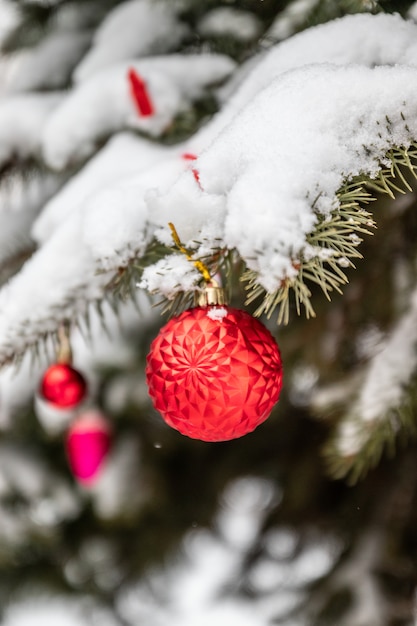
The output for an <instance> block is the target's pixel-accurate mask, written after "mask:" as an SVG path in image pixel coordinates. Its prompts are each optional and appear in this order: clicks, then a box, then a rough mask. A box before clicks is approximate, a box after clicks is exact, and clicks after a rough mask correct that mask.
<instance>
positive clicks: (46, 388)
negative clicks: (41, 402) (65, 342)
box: [40, 363, 87, 408]
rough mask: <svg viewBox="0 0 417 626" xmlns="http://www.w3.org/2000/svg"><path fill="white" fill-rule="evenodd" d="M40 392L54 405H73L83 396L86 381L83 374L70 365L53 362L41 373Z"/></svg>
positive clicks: (78, 402)
mask: <svg viewBox="0 0 417 626" xmlns="http://www.w3.org/2000/svg"><path fill="white" fill-rule="evenodd" d="M40 393H41V395H42V397H43V398H44V399H45V400H47V401H48V402H50V403H51V404H53V405H54V406H56V407H60V408H69V407H74V406H77V405H78V404H80V402H81V401H82V400H83V399H84V398H85V395H86V393H87V382H86V380H85V378H84V376H83V375H82V374H80V372H79V371H78V370H76V369H75V368H73V367H71V365H68V364H67V363H55V364H54V365H51V366H50V367H49V368H48V369H47V370H46V372H45V374H44V375H43V378H42V381H41V385H40Z"/></svg>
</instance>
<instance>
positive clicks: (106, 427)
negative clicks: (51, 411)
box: [65, 410, 112, 486]
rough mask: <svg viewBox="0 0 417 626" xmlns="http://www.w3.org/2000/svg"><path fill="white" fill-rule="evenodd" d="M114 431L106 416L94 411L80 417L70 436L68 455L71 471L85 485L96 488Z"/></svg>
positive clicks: (67, 446) (68, 437)
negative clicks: (93, 485) (94, 485)
mask: <svg viewBox="0 0 417 626" xmlns="http://www.w3.org/2000/svg"><path fill="white" fill-rule="evenodd" d="M111 441H112V428H111V426H110V424H109V422H108V420H107V419H106V417H105V416H104V415H103V414H102V413H100V411H97V410H90V411H86V412H85V413H82V414H81V415H79V416H78V417H77V419H76V420H75V421H74V423H73V424H72V425H71V427H70V429H69V430H68V432H67V435H66V441H65V445H66V452H67V457H68V462H69V466H70V468H71V471H72V473H73V475H74V477H75V478H76V480H78V481H79V482H80V483H82V484H83V485H86V486H88V485H92V484H93V483H94V482H95V481H96V480H97V478H98V476H99V474H100V470H101V469H102V468H103V465H104V462H105V461H106V459H107V456H108V454H109V451H110V447H111Z"/></svg>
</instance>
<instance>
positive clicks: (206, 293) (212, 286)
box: [195, 280, 227, 306]
mask: <svg viewBox="0 0 417 626" xmlns="http://www.w3.org/2000/svg"><path fill="white" fill-rule="evenodd" d="M195 303H196V306H222V305H224V304H227V298H226V292H225V290H224V289H223V287H220V285H219V284H218V283H217V281H215V280H212V281H211V282H210V283H207V285H205V286H204V288H203V290H202V291H199V292H197V293H196V295H195Z"/></svg>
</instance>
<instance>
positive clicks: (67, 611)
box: [3, 590, 117, 626]
mask: <svg viewBox="0 0 417 626" xmlns="http://www.w3.org/2000/svg"><path fill="white" fill-rule="evenodd" d="M31 596H32V597H31ZM92 620H93V621H92ZM92 623H100V624H101V625H102V626H116V624H117V622H116V620H115V618H113V617H111V615H110V613H109V612H108V611H107V610H104V609H102V608H101V607H98V606H94V605H93V602H92V601H91V600H89V599H88V598H87V597H85V598H81V599H80V598H77V599H76V600H74V599H72V598H71V597H70V596H68V597H67V596H65V595H61V596H60V595H55V596H54V595H50V594H46V593H45V592H42V590H39V591H38V592H37V593H36V594H35V593H34V591H33V590H32V593H30V594H29V597H26V598H21V599H20V600H18V601H15V602H14V603H13V604H11V605H10V606H8V608H7V610H6V611H5V616H4V620H3V624H4V626H55V625H56V624H59V625H60V626H91V624H92Z"/></svg>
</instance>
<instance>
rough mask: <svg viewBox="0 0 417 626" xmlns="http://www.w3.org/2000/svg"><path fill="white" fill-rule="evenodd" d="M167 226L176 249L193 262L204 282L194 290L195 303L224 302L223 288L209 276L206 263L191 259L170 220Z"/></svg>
mask: <svg viewBox="0 0 417 626" xmlns="http://www.w3.org/2000/svg"><path fill="white" fill-rule="evenodd" d="M168 226H169V227H170V229H171V234H172V238H173V240H174V243H175V245H176V246H177V248H178V250H179V251H180V252H182V253H183V254H184V255H185V256H186V257H187V259H188V260H189V261H190V262H191V263H193V264H194V266H195V267H196V268H197V269H198V271H199V272H200V274H201V275H202V277H203V278H204V281H205V283H206V284H205V287H204V288H203V290H202V291H199V292H196V298H195V301H196V305H198V306H216V305H217V306H219V305H223V304H226V294H225V290H224V289H223V288H222V287H221V286H220V285H219V283H218V281H217V280H216V279H215V278H213V277H212V276H211V274H210V270H209V269H208V267H207V265H205V264H204V263H203V262H202V261H200V260H199V259H193V257H192V255H191V254H190V253H189V252H188V250H187V248H186V247H185V246H184V245H183V244H182V243H181V239H180V238H179V235H178V233H177V230H176V228H175V226H174V224H173V223H172V222H168Z"/></svg>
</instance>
